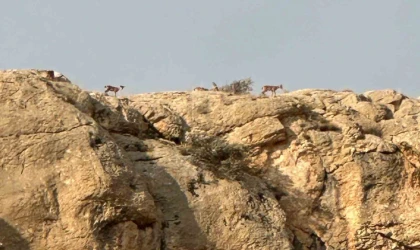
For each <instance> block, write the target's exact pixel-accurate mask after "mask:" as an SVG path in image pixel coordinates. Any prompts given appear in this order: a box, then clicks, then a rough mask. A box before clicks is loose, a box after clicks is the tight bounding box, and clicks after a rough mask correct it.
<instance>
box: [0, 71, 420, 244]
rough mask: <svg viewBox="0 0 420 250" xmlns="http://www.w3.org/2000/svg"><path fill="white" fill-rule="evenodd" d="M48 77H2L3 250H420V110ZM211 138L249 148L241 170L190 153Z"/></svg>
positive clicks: (313, 94) (388, 96)
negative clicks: (121, 89)
mask: <svg viewBox="0 0 420 250" xmlns="http://www.w3.org/2000/svg"><path fill="white" fill-rule="evenodd" d="M48 72H50V71H39V70H17V71H16V70H15V71H2V72H0V98H1V99H0V102H1V105H0V110H1V113H2V119H0V197H1V199H0V242H1V244H2V245H3V247H4V248H5V249H418V248H420V229H419V228H420V227H419V225H420V210H419V206H418V203H419V202H420V193H419V191H420V170H419V169H420V144H419V141H420V140H419V139H420V134H419V129H418V128H419V126H418V122H419V119H420V118H419V113H420V100H418V99H412V98H408V97H407V96H404V95H402V94H399V93H397V92H395V91H393V90H382V91H370V92H366V93H364V94H356V93H353V92H349V91H345V92H344V91H343V92H339V91H332V90H317V89H307V90H299V91H295V92H291V93H287V94H281V95H280V94H279V95H277V96H276V97H270V98H267V97H256V96H251V95H227V94H225V93H223V92H166V93H152V94H140V95H135V96H130V97H128V98H116V97H110V96H104V95H103V94H101V93H89V92H86V91H83V90H81V89H80V88H79V87H77V86H76V85H74V84H72V83H71V82H70V81H68V80H67V78H65V77H64V76H62V77H61V76H60V78H56V77H51V76H50V75H51V74H50V73H48ZM49 76H50V77H49ZM62 79H66V80H65V81H63V80H62ZM206 137H207V138H208V137H210V138H217V139H218V140H221V141H224V142H226V143H227V144H230V145H242V146H244V147H245V148H246V149H247V150H248V151H247V152H245V153H246V156H247V158H246V159H245V160H246V162H247V167H244V168H243V169H239V172H238V173H236V174H235V175H234V176H232V177H231V178H229V176H228V175H220V171H221V170H220V169H222V168H220V169H219V170H218V171H215V169H216V170H217V168H218V165H217V164H215V166H212V167H211V168H206V167H203V166H202V165H201V164H196V162H197V161H194V160H193V159H192V158H193V156H192V155H188V154H184V153H183V151H182V149H183V148H184V147H188V145H191V140H197V139H198V140H199V139H200V138H206ZM214 150H216V149H214ZM210 153H211V152H210ZM222 160H223V159H221V161H222ZM221 164H222V163H221ZM235 171H236V170H235ZM0 248H1V246H0Z"/></svg>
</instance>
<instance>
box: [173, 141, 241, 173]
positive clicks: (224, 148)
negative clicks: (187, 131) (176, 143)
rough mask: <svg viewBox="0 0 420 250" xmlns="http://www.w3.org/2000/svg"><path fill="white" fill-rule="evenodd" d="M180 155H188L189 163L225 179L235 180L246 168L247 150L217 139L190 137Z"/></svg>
mask: <svg viewBox="0 0 420 250" xmlns="http://www.w3.org/2000/svg"><path fill="white" fill-rule="evenodd" d="M180 150H181V154H183V155H189V156H190V162H191V163H192V164H194V165H196V166H199V167H202V168H204V169H207V170H210V171H212V172H213V173H214V174H215V175H217V176H218V177H221V178H226V179H236V178H237V177H238V173H239V171H240V170H246V169H247V168H248V164H247V162H248V161H247V160H246V156H247V148H246V147H245V146H243V145H238V144H229V143H227V142H226V141H224V140H222V139H220V138H218V137H199V136H192V138H191V140H190V142H189V143H188V144H184V145H183V146H182V147H181V149H180Z"/></svg>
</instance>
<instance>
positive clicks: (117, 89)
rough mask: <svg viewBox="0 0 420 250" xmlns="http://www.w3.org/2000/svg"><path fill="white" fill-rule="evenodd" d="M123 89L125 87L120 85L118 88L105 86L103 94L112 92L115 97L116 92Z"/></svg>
mask: <svg viewBox="0 0 420 250" xmlns="http://www.w3.org/2000/svg"><path fill="white" fill-rule="evenodd" d="M124 87H125V86H122V85H120V87H119V88H118V87H114V86H111V85H106V86H105V88H106V90H105V94H107V93H108V92H109V91H112V92H114V94H115V96H117V92H118V91H120V89H121V90H122V89H123V88H124Z"/></svg>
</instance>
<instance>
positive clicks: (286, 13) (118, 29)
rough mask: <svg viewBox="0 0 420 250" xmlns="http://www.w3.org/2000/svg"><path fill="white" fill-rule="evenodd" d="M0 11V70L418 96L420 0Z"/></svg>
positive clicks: (78, 79)
mask: <svg viewBox="0 0 420 250" xmlns="http://www.w3.org/2000/svg"><path fill="white" fill-rule="evenodd" d="M0 13H1V15H0V21H1V22H0V38H1V40H0V68H1V69H10V68H39V69H54V70H56V71H59V72H61V73H63V74H64V75H66V76H67V77H68V78H70V79H71V80H72V81H73V82H74V83H76V84H78V85H79V86H80V87H82V88H84V89H88V90H97V91H103V86H104V85H108V84H110V85H120V84H121V85H125V86H127V88H126V89H124V93H125V94H134V93H142V92H156V91H165V90H190V89H192V88H193V87H195V86H202V87H211V82H212V81H215V82H216V83H219V84H220V85H222V84H226V83H228V82H231V81H232V80H235V79H241V78H245V77H249V76H250V77H252V78H253V80H254V81H255V89H257V90H259V89H260V88H261V86H262V85H265V84H270V85H277V84H280V83H282V84H283V85H284V86H285V87H286V89H288V90H290V91H293V90H297V89H302V88H328V89H335V90H342V89H346V88H349V89H353V90H355V91H356V92H364V91H366V90H372V89H385V88H393V89H396V90H400V91H402V92H403V93H404V94H407V95H409V96H413V97H417V96H419V95H420V89H419V88H418V86H419V85H420V0H223V1H222V0H212V1H200V0H177V1H174V0H160V1H159V0H157V1H143V0H126V1H123V0H121V1H115V0H112V1H111V0H102V1H94V0H88V1H81V0H72V1H56V0H54V1H53V0H38V1H37V0H22V1H7V4H3V5H2V8H1V11H0ZM124 93H123V94H124Z"/></svg>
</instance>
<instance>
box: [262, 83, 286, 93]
mask: <svg viewBox="0 0 420 250" xmlns="http://www.w3.org/2000/svg"><path fill="white" fill-rule="evenodd" d="M277 89H281V90H283V84H280V85H279V86H271V85H264V86H263V87H262V92H261V93H262V94H263V95H265V92H267V91H271V96H273V95H274V96H276V90H277ZM283 91H284V90H283Z"/></svg>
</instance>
